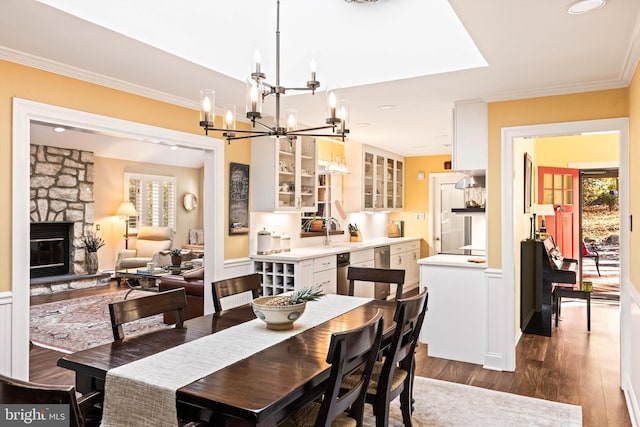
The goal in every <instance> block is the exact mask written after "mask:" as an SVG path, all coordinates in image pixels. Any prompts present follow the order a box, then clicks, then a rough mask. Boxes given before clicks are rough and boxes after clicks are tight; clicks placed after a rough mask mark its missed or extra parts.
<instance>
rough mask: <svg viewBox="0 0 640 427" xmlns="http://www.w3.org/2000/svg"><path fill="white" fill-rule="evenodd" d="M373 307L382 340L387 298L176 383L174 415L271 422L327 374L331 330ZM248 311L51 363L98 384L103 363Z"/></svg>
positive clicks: (389, 330) (150, 350) (388, 331)
mask: <svg viewBox="0 0 640 427" xmlns="http://www.w3.org/2000/svg"><path fill="white" fill-rule="evenodd" d="M378 309H381V310H383V316H384V319H385V324H384V328H385V331H384V333H385V337H386V339H387V340H389V339H390V338H391V335H392V334H393V327H394V322H393V314H394V311H395V303H394V302H387V301H377V300H376V301H371V302H369V303H367V304H365V305H363V306H360V307H358V308H356V309H353V310H351V311H349V312H347V313H345V314H343V315H341V316H338V317H336V318H334V319H331V320H329V321H327V322H325V323H322V324H320V325H318V326H316V327H314V328H311V329H308V330H306V331H304V332H302V333H300V334H298V335H295V336H293V337H291V338H289V339H286V340H284V341H282V342H280V343H277V344H275V345H273V346H271V347H268V348H267V349H265V350H263V351H261V352H258V353H256V354H254V355H252V356H250V357H248V358H246V359H244V360H240V361H238V362H236V363H234V364H232V365H229V366H228V367H226V368H223V369H221V370H219V371H217V372H214V373H212V374H210V375H208V376H206V377H204V378H202V379H200V380H198V381H195V382H193V383H191V384H188V385H186V386H185V387H182V388H180V389H179V390H178V391H177V395H176V399H177V407H178V414H179V416H185V415H186V414H193V413H195V412H196V411H197V410H198V409H206V410H210V411H213V412H214V413H216V414H218V415H217V416H219V417H220V418H216V425H226V423H227V421H226V420H223V419H229V418H236V419H240V420H244V421H243V424H246V425H255V426H275V425H276V424H277V421H278V420H280V419H281V418H282V417H284V416H285V415H286V414H287V413H288V408H290V407H291V404H292V403H294V402H301V401H304V400H305V399H306V397H307V396H309V395H310V394H313V390H318V391H319V390H321V389H322V387H323V382H324V381H325V380H326V379H327V378H328V375H329V365H328V364H327V363H326V362H325V359H326V356H327V350H328V347H329V341H330V337H331V333H332V332H336V331H341V330H346V329H350V328H353V327H356V326H359V325H361V324H362V323H364V322H365V321H366V320H369V319H370V318H371V317H372V316H373V315H374V314H375V313H376V311H377V310H378ZM254 318H255V316H254V314H253V312H252V310H251V307H250V306H242V307H238V308H235V309H232V310H225V311H223V312H222V313H220V314H219V315H217V314H213V315H207V316H202V317H198V318H195V319H191V320H188V321H187V322H185V324H186V326H187V329H183V330H179V329H164V330H159V331H154V332H150V333H147V334H144V335H139V336H134V337H127V338H125V339H124V340H123V341H122V342H117V343H110V344H105V345H102V346H98V347H94V348H91V349H87V350H83V351H80V352H77V353H73V354H69V355H66V356H64V357H62V358H61V359H60V360H59V361H58V365H59V366H61V367H64V368H68V369H72V370H74V371H76V386H77V388H78V390H79V391H81V392H87V391H90V390H95V389H97V390H100V389H103V388H104V381H105V378H106V373H107V371H108V370H109V369H113V368H116V367H118V366H122V365H125V364H127V363H130V362H133V361H136V360H139V359H141V358H143V357H146V356H150V355H152V354H155V353H159V352H161V351H164V350H166V349H169V348H172V347H175V346H178V345H181V344H183V343H186V342H189V341H193V340H195V339H197V338H200V337H203V336H205V335H208V334H212V333H215V332H218V331H221V330H223V329H226V328H228V327H231V326H235V325H238V324H240V323H243V322H245V321H248V320H252V319H254Z"/></svg>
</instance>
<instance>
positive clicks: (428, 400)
mask: <svg viewBox="0 0 640 427" xmlns="http://www.w3.org/2000/svg"><path fill="white" fill-rule="evenodd" d="M413 397H414V398H415V411H414V413H413V417H412V421H413V425H414V426H418V427H423V426H424V427H426V426H438V427H441V426H478V427H481V426H482V427H484V426H487V427H488V426H491V427H499V426H505V427H507V426H508V427H513V426H523V427H524V426H527V427H529V426H554V427H560V426H562V427H574V426H576V427H577V426H582V408H581V407H580V406H575V405H568V404H565V403H558V402H551V401H548V400H542V399H534V398H532V397H526V396H520V395H517V394H511V393H503V392H500V391H493V390H487V389H484V388H479V387H472V386H468V385H463V384H457V383H451V382H446V381H440V380H433V379H430V378H422V377H416V379H415V388H414V391H413ZM364 425H365V426H367V427H373V426H375V425H376V423H375V418H374V417H373V415H372V411H371V406H370V405H367V408H366V411H365V419H364ZM401 426H403V424H402V414H401V412H400V403H399V399H395V400H394V401H393V402H392V403H391V415H390V417H389V427H401Z"/></svg>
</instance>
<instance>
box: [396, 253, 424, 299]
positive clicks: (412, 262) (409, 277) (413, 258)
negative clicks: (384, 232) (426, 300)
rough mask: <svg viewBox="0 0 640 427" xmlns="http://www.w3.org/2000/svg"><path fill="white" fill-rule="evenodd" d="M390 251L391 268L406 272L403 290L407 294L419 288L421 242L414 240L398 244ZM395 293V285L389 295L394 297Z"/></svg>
mask: <svg viewBox="0 0 640 427" xmlns="http://www.w3.org/2000/svg"><path fill="white" fill-rule="evenodd" d="M390 250H391V251H390V252H391V260H390V263H389V265H390V268H394V269H398V270H405V273H404V286H403V290H404V291H405V292H406V291H408V290H411V289H414V288H417V287H418V282H419V281H420V277H419V268H418V259H420V241H419V240H413V241H410V242H403V243H397V244H395V245H391V248H390ZM395 291H396V290H395V285H392V286H391V290H390V293H389V295H394V294H395Z"/></svg>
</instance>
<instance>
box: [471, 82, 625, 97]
mask: <svg viewBox="0 0 640 427" xmlns="http://www.w3.org/2000/svg"><path fill="white" fill-rule="evenodd" d="M628 86H629V83H628V82H625V81H622V80H620V79H611V80H601V81H598V82H592V83H581V84H570V85H562V86H550V87H545V88H537V89H531V90H514V91H506V92H496V93H492V94H488V95H485V96H483V97H482V99H483V100H484V101H486V102H502V101H513V100H517V99H527V98H541V97H544V96H557V95H570V94H572V93H581V92H594V91H598V90H609V89H622V88H626V87H628Z"/></svg>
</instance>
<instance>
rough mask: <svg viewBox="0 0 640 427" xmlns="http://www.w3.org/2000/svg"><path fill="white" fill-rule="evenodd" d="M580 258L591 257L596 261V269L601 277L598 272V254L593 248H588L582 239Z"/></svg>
mask: <svg viewBox="0 0 640 427" xmlns="http://www.w3.org/2000/svg"><path fill="white" fill-rule="evenodd" d="M582 258H593V260H594V261H595V262H596V270H598V276H599V277H602V275H601V274H600V254H599V253H598V251H596V250H595V249H593V248H592V249H591V250H589V249H588V248H587V245H586V243H584V240H583V241H582Z"/></svg>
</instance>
